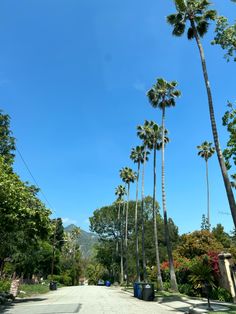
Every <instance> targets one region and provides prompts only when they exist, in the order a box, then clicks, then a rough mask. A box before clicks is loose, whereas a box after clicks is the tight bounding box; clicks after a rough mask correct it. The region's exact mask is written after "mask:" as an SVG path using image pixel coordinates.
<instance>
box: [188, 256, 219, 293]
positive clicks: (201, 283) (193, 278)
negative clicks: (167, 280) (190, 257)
mask: <svg viewBox="0 0 236 314" xmlns="http://www.w3.org/2000/svg"><path fill="white" fill-rule="evenodd" d="M190 271H191V274H190V275H189V281H190V282H191V283H192V284H193V287H194V289H202V288H204V287H205V285H206V283H207V284H208V285H209V286H211V287H215V283H214V276H213V270H212V268H211V265H210V263H209V260H208V258H207V256H205V257H203V258H202V259H201V258H199V259H195V261H194V263H193V265H192V266H191V268H190Z"/></svg>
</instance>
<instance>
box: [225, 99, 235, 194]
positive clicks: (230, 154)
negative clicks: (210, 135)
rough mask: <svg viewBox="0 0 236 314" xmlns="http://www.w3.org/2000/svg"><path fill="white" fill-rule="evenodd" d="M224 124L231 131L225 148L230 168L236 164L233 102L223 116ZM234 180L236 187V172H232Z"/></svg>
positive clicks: (233, 184)
mask: <svg viewBox="0 0 236 314" xmlns="http://www.w3.org/2000/svg"><path fill="white" fill-rule="evenodd" d="M222 122H223V125H224V126H226V128H227V131H228V133H229V139H228V141H227V148H226V149H224V151H223V155H224V158H225V161H226V166H227V168H228V169H230V168H231V167H232V163H233V164H234V166H235V165H236V127H235V126H236V109H235V107H234V105H233V103H231V102H228V110H227V111H226V112H225V114H224V116H223V118H222ZM231 178H232V179H233V181H232V182H231V185H232V186H233V187H234V188H236V174H232V175H231Z"/></svg>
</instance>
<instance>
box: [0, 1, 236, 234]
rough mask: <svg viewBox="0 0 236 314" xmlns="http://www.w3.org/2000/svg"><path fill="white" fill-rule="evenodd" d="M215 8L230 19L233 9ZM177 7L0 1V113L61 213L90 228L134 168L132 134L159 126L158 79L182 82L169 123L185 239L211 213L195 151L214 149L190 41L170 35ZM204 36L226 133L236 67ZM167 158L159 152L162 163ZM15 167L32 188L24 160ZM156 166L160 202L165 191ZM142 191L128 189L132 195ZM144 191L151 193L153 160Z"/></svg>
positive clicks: (172, 201) (171, 208)
mask: <svg viewBox="0 0 236 314" xmlns="http://www.w3.org/2000/svg"><path fill="white" fill-rule="evenodd" d="M214 3H215V8H216V9H217V10H218V11H219V13H220V14H223V15H226V16H228V17H229V19H230V20H231V21H233V19H234V18H235V16H234V14H233V12H235V4H233V3H231V2H230V1H228V0H224V1H222V0H217V1H215V2H214ZM173 12H175V9H174V6H173V4H172V2H171V1H156V0H147V1H133V0H130V1H124V0H119V1H118V0H100V1H94V0H34V1H31V0H21V1H18V0H2V1H1V10H0V41H1V49H0V107H1V108H2V109H3V110H4V111H5V112H6V113H8V114H9V115H10V116H11V128H12V130H13V133H14V136H15V137H16V138H17V146H18V148H19V150H20V151H21V153H22V155H23V157H24V159H25V160H26V162H27V164H28V166H29V167H30V169H31V171H32V173H33V175H34V176H35V178H36V180H37V181H38V183H39V186H40V187H41V188H42V190H43V192H44V193H45V194H46V196H47V198H48V200H49V201H50V203H51V204H52V206H53V208H54V211H55V213H54V216H55V215H56V216H59V217H63V218H64V219H65V221H66V222H67V223H69V222H75V223H76V224H77V225H78V226H80V227H82V228H83V229H85V230H88V227H89V225H88V217H89V216H91V215H92V213H93V211H94V210H95V209H96V208H99V207H101V206H103V205H106V204H110V203H112V202H113V201H114V189H115V187H116V186H117V185H118V184H120V183H121V181H120V178H119V169H121V168H122V167H124V166H129V167H133V168H135V166H134V165H133V164H132V162H131V161H130V160H129V155H130V151H131V148H132V147H134V146H136V145H138V144H139V143H140V142H139V140H138V139H137V137H136V126H137V125H138V124H143V123H144V120H145V119H147V120H151V119H152V120H155V121H156V122H157V123H160V120H161V112H160V111H159V110H155V109H153V108H152V107H151V106H150V104H149V103H148V100H147V97H146V96H145V94H146V91H147V90H148V89H149V88H150V87H151V86H152V84H154V83H155V80H156V78H157V77H164V78H165V79H166V80H177V81H178V82H179V89H180V90H181V91H182V97H181V98H180V99H179V100H178V101H177V104H176V107H175V108H172V109H169V110H168V111H167V115H166V127H167V128H168V129H169V132H170V139H171V142H170V144H169V145H168V147H167V149H166V187H167V189H166V194H167V208H168V214H169V216H170V217H172V218H173V219H174V221H175V223H176V224H177V225H178V227H179V230H180V232H181V233H183V232H189V231H192V230H195V229H197V228H199V227H200V224H201V216H202V214H203V213H205V212H206V186H205V164H204V161H203V160H202V159H200V158H199V157H198V156H197V150H196V146H197V145H199V144H201V143H202V142H203V141H204V140H208V141H212V135H211V129H210V123H209V114H208V105H207V98H206V92H205V88H204V82H203V77H202V72H201V67H200V59H199V54H198V51H197V48H196V44H195V42H193V41H192V42H190V41H188V40H187V39H186V37H183V38H174V37H173V36H172V35H171V28H170V26H169V25H167V23H166V22H165V17H166V16H167V15H168V14H170V13H173ZM212 30H213V29H212V28H211V30H210V32H209V35H207V36H206V37H205V38H204V40H203V45H204V48H205V54H206V58H207V63H208V70H209V76H210V81H211V86H212V91H213V96H214V102H215V114H216V119H217V122H218V125H219V132H220V138H221V146H222V147H224V145H225V142H226V139H227V134H226V132H225V130H224V129H223V128H222V127H221V117H222V115H223V113H224V111H225V110H226V102H227V100H231V101H234V100H235V80H234V77H235V65H236V64H235V63H233V61H231V62H230V63H227V62H226V61H225V60H224V59H223V55H224V52H223V51H222V50H221V48H219V47H216V46H212V45H210V41H211V40H212V37H213V33H212ZM159 157H160V156H159ZM15 170H16V172H17V173H18V174H19V175H20V176H21V178H22V179H23V180H28V181H32V180H31V178H30V176H29V173H28V172H27V170H26V168H25V166H24V164H23V163H22V161H21V159H20V158H19V156H17V157H16V162H15ZM160 170H161V169H160V158H159V159H158V191H157V195H158V200H159V201H161V193H160V184H161V181H160ZM209 172H210V184H211V217H212V225H213V226H214V225H215V224H216V223H219V222H220V223H222V224H223V225H224V226H225V228H226V230H227V231H230V230H232V228H233V223H232V219H231V216H230V215H229V206H228V203H227V199H226V194H225V190H224V186H223V182H222V178H221V174H220V170H219V166H218V162H217V159H216V156H214V157H213V158H212V159H211V160H210V165H209ZM134 190H135V187H134V186H133V187H132V189H131V196H132V197H133V198H134V194H135V193H134V192H135V191H134ZM145 190H146V194H151V193H152V160H150V162H149V164H148V167H147V175H146V188H145Z"/></svg>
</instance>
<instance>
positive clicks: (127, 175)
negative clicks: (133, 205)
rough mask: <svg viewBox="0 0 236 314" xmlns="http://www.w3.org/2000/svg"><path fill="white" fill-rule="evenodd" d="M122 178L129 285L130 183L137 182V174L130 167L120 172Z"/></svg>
mask: <svg viewBox="0 0 236 314" xmlns="http://www.w3.org/2000/svg"><path fill="white" fill-rule="evenodd" d="M120 177H121V179H122V180H123V182H125V183H126V185H127V206H126V213H125V255H126V263H125V272H126V274H125V275H126V283H127V284H128V217H129V193H130V183H131V182H132V183H133V182H134V181H135V180H136V173H135V172H134V171H133V170H132V169H131V168H128V167H124V168H122V169H121V170H120Z"/></svg>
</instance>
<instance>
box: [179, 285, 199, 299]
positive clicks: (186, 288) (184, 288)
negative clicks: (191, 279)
mask: <svg viewBox="0 0 236 314" xmlns="http://www.w3.org/2000/svg"><path fill="white" fill-rule="evenodd" d="M178 288H179V292H180V293H182V294H186V295H189V296H190V297H193V296H195V295H196V294H195V291H194V288H193V286H192V285H191V284H189V283H184V284H182V285H178Z"/></svg>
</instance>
